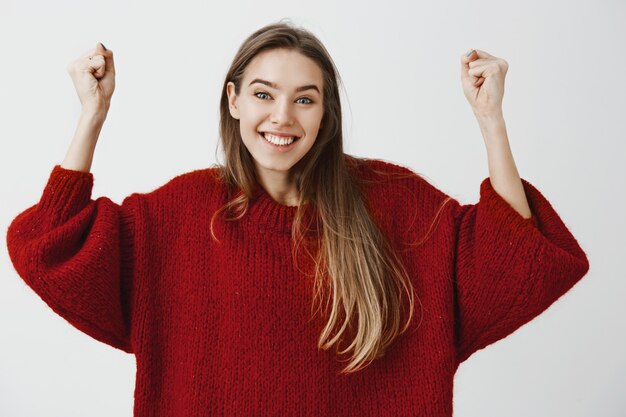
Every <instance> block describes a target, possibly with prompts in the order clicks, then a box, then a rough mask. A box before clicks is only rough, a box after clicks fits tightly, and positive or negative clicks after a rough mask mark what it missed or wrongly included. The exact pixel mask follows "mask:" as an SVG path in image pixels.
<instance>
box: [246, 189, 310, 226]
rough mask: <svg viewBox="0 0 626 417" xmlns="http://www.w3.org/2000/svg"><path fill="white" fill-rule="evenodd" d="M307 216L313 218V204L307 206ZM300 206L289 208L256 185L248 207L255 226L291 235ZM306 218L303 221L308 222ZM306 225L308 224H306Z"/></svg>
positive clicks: (250, 220)
mask: <svg viewBox="0 0 626 417" xmlns="http://www.w3.org/2000/svg"><path fill="white" fill-rule="evenodd" d="M304 206H305V211H304V215H305V216H311V215H312V214H313V212H314V210H313V209H312V207H313V206H312V204H305V205H304ZM298 208H299V206H288V205H286V204H282V203H279V202H278V201H276V200H274V199H273V198H272V196H271V195H270V194H269V193H268V192H267V191H266V190H265V189H264V188H263V187H262V186H261V185H260V184H258V183H257V184H255V185H254V187H253V189H252V195H251V197H250V204H249V206H248V219H249V223H250V224H251V225H253V226H255V225H256V226H260V227H262V228H266V229H271V230H275V231H282V232H287V233H291V227H292V224H293V219H294V218H295V215H296V212H297V211H298ZM308 219H309V218H308V217H305V218H304V219H303V220H305V221H307V220H308ZM305 224H306V223H305Z"/></svg>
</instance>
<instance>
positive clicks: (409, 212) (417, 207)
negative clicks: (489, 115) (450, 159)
mask: <svg viewBox="0 0 626 417" xmlns="http://www.w3.org/2000/svg"><path fill="white" fill-rule="evenodd" d="M351 164H352V166H353V167H355V168H356V170H355V173H356V175H355V177H356V181H357V183H358V186H359V188H360V190H361V192H362V195H363V197H364V200H365V201H366V203H367V206H368V208H369V209H370V212H371V213H372V214H373V216H374V217H375V218H376V219H377V220H379V221H380V222H382V223H389V225H388V226H389V227H391V228H392V229H393V230H394V232H395V233H399V234H406V233H409V229H412V230H413V231H414V232H419V233H423V232H424V230H425V228H426V227H428V225H430V223H431V222H432V220H433V219H434V218H436V217H438V215H439V214H441V213H440V211H441V209H442V208H444V207H445V206H447V204H448V203H451V202H453V201H454V199H453V198H451V197H450V196H449V195H448V194H446V193H445V192H443V191H442V190H441V189H440V188H439V187H437V186H436V185H434V182H433V181H432V180H431V179H430V178H428V177H427V176H426V175H425V174H422V173H419V172H417V171H416V170H414V169H413V168H411V167H408V166H405V165H402V164H399V163H396V162H391V161H387V160H384V159H373V158H358V161H357V162H352V163H351ZM452 206H453V204H452V205H450V207H452Z"/></svg>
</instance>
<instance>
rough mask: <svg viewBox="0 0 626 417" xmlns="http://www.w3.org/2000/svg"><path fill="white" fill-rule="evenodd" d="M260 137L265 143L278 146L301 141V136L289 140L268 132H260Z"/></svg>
mask: <svg viewBox="0 0 626 417" xmlns="http://www.w3.org/2000/svg"><path fill="white" fill-rule="evenodd" d="M259 135H261V136H262V137H263V139H264V140H265V141H267V142H269V143H271V144H272V145H277V146H287V145H291V144H292V143H294V142H296V141H298V140H299V139H300V136H291V137H288V138H284V137H281V136H276V135H272V134H271V133H269V134H267V132H259Z"/></svg>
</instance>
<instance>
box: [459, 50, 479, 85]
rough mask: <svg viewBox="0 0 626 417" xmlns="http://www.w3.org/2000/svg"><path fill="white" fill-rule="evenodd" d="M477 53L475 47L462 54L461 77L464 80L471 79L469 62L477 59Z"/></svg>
mask: <svg viewBox="0 0 626 417" xmlns="http://www.w3.org/2000/svg"><path fill="white" fill-rule="evenodd" d="M477 58H478V57H477V54H476V50H474V49H469V50H467V51H465V52H464V53H463V55H461V78H462V79H463V80H469V79H470V75H469V69H470V66H469V63H470V62H472V61H474V60H475V59H477Z"/></svg>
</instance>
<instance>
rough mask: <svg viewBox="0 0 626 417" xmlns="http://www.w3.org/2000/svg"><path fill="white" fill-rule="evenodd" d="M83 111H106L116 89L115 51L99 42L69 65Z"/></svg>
mask: <svg viewBox="0 0 626 417" xmlns="http://www.w3.org/2000/svg"><path fill="white" fill-rule="evenodd" d="M67 72H68V73H69V74H70V77H71V78H72V81H73V82H74V87H75V88H76V93H77V94H78V98H79V99H80V103H81V104H82V107H83V108H82V110H83V112H98V113H106V112H108V110H109V107H110V105H111V96H112V95H113V90H115V64H114V63H113V52H112V51H111V50H109V49H106V48H105V47H104V45H102V44H101V43H98V44H97V45H96V48H95V49H93V50H91V51H89V52H87V53H86V54H85V55H83V56H82V57H80V58H78V59H77V60H75V61H73V62H71V63H70V64H69V65H68V66H67Z"/></svg>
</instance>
